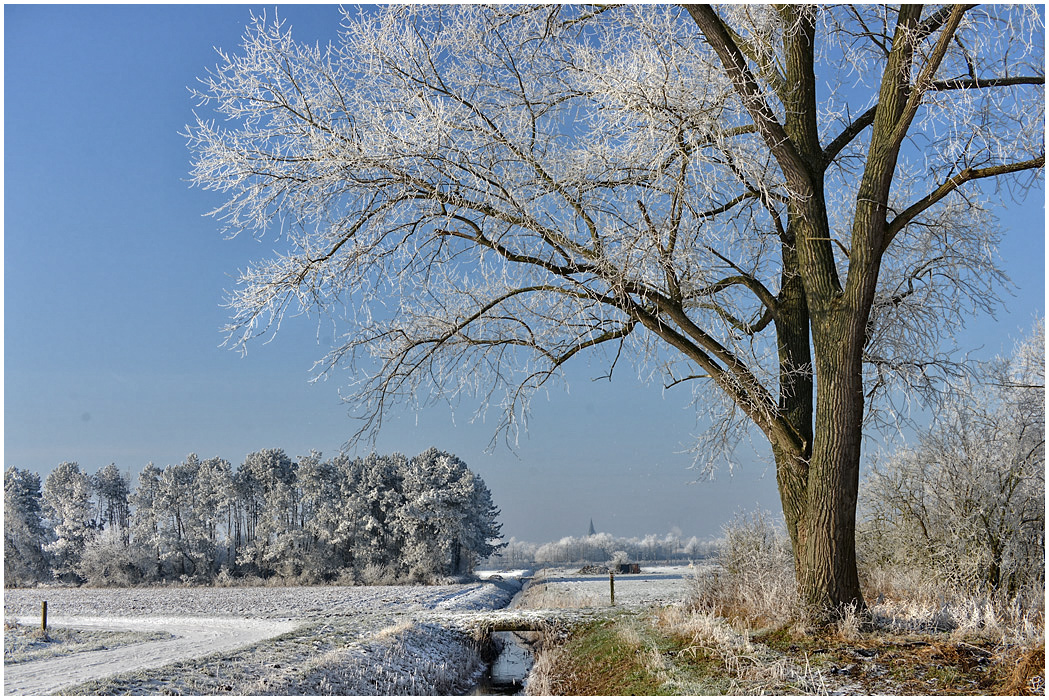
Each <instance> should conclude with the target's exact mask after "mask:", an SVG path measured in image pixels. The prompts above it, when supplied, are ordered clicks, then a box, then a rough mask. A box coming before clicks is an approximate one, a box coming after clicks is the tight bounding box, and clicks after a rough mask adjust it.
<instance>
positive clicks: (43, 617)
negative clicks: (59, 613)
mask: <svg viewBox="0 0 1049 700" xmlns="http://www.w3.org/2000/svg"><path fill="white" fill-rule="evenodd" d="M40 631H41V632H43V633H44V634H47V601H46V600H45V601H43V602H42V603H40Z"/></svg>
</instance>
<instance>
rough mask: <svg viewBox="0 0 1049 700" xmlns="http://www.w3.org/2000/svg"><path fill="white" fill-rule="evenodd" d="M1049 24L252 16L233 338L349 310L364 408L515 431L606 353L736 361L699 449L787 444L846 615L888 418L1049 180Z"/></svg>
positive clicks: (220, 72)
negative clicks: (581, 360) (491, 417)
mask: <svg viewBox="0 0 1049 700" xmlns="http://www.w3.org/2000/svg"><path fill="white" fill-rule="evenodd" d="M1043 33H1044V28H1043V22H1042V18H1041V16H1040V15H1039V13H1038V12H1037V11H1036V10H1034V9H1031V8H1015V7H1000V6H992V7H988V8H976V7H972V6H968V5H958V6H945V7H934V8H925V7H923V6H921V5H904V6H902V7H899V8H896V7H889V6H870V5H865V6H857V7H810V6H795V5H786V6H777V7H775V8H773V7H770V6H729V7H725V8H721V9H715V8H712V7H709V6H687V7H665V6H658V7H655V6H639V7H630V6H620V7H612V6H603V5H602V6H568V7H566V6H560V7H538V6H528V7H523V8H511V7H496V8H491V7H479V6H468V7H451V6H436V7H411V8H406V7H390V8H385V9H382V10H366V11H361V12H359V13H356V14H355V13H354V12H352V11H347V12H346V14H345V17H344V27H343V31H342V34H341V37H340V39H339V41H338V42H337V43H336V44H334V45H331V46H325V47H321V46H319V45H305V44H301V43H298V42H296V41H295V40H294V39H292V37H291V34H290V31H289V30H287V29H286V27H284V26H283V25H282V24H281V23H279V22H272V23H271V22H267V21H266V20H265V19H263V18H258V19H255V20H254V21H253V23H252V24H251V25H250V26H249V28H248V30H247V33H246V36H245V40H244V44H243V47H242V50H241V51H240V53H239V54H227V53H222V52H220V64H219V65H218V66H217V67H215V68H214V69H213V70H212V71H211V72H210V73H209V75H208V77H206V78H205V79H203V81H202V84H203V87H202V88H201V89H200V90H199V92H198V93H197V97H198V98H199V100H200V102H201V105H202V106H203V105H207V106H210V107H212V108H213V109H214V110H215V112H217V113H218V114H219V115H221V116H223V117H224V118H225V119H226V120H227V121H225V122H222V123H216V122H214V121H210V120H207V119H204V118H198V120H197V123H196V124H195V125H194V126H191V127H187V132H186V133H187V137H188V140H189V145H190V148H191V150H192V151H194V153H195V162H194V170H193V177H194V181H195V182H196V183H197V184H198V185H199V186H201V187H204V188H206V189H213V190H218V191H221V192H224V193H225V194H226V201H225V203H224V204H223V205H221V206H220V207H219V208H218V209H216V210H215V211H214V212H213V214H214V215H215V216H217V217H219V218H221V219H222V220H223V221H224V223H225V225H226V227H227V229H226V230H227V231H228V233H229V234H231V235H236V234H237V233H239V232H242V231H257V232H264V231H267V230H271V229H274V228H279V229H280V231H281V233H282V234H283V238H284V243H283V244H282V249H281V251H279V252H278V254H276V255H275V256H274V257H273V258H272V259H269V260H265V261H261V262H258V263H255V264H252V265H251V266H249V267H247V268H245V269H244V270H242V271H241V273H240V276H239V286H238V287H237V289H236V290H235V291H234V292H233V293H232V296H231V299H230V305H231V308H232V311H233V319H232V321H231V324H230V326H229V328H228V331H229V341H230V342H231V343H232V344H233V345H236V346H241V347H243V346H244V344H245V343H247V342H249V341H250V340H251V339H252V338H254V337H256V336H259V335H265V334H267V333H268V332H271V331H275V330H276V329H277V328H278V327H279V325H280V322H281V320H282V319H283V318H284V316H285V314H286V313H288V312H291V313H298V312H304V313H314V312H316V313H318V314H320V315H321V317H322V318H325V319H327V320H329V321H330V322H331V324H332V328H333V329H334V331H335V333H336V337H337V338H341V340H339V341H337V342H336V343H335V347H334V348H333V350H332V351H331V353H330V354H329V355H328V356H327V357H325V358H324V359H323V360H322V361H321V362H320V363H319V366H320V368H321V369H323V370H325V371H328V370H331V369H333V368H337V367H348V368H351V370H352V371H353V376H355V377H363V378H362V379H360V381H359V382H357V383H356V384H354V385H353V387H352V392H351V394H350V400H351V401H352V402H353V403H354V404H355V405H356V406H357V407H358V408H359V409H360V415H361V417H362V418H364V419H365V422H364V428H362V434H367V433H368V432H369V431H375V430H378V429H379V427H380V426H381V423H382V418H383V415H384V413H385V412H386V411H387V409H388V408H389V407H390V406H391V405H394V404H395V403H397V402H409V403H414V402H426V401H436V400H442V399H443V400H450V401H458V400H460V399H463V398H468V399H470V400H471V401H476V403H477V406H478V411H479V412H483V411H487V410H488V409H489V408H492V407H496V408H498V410H499V411H500V412H501V415H502V416H503V422H502V424H501V427H502V428H504V429H505V430H506V434H507V436H508V437H509V436H511V435H512V434H513V431H514V430H516V426H518V425H519V424H520V422H521V420H522V419H523V418H524V417H525V416H526V415H527V401H528V397H529V396H530V395H531V394H533V393H534V392H535V390H536V389H538V388H539V387H542V386H544V385H547V384H549V383H551V382H556V381H559V380H560V379H562V377H563V375H562V370H563V368H564V366H565V365H566V363H569V362H570V361H572V360H573V359H574V358H576V356H579V355H582V354H584V353H585V354H588V355H591V356H592V357H593V358H594V360H593V361H595V362H603V363H604V365H603V366H604V372H605V373H606V374H607V375H608V376H609V377H611V375H612V374H613V372H614V370H615V369H616V368H617V366H619V363H620V362H621V361H622V362H630V363H633V365H634V366H635V369H636V371H637V372H639V373H640V374H641V375H642V376H646V377H652V378H653V379H654V380H655V381H659V382H661V383H663V384H664V385H667V386H670V385H677V384H683V383H689V384H693V385H713V386H714V387H716V389H717V391H716V392H714V393H715V395H716V396H720V397H721V398H722V399H723V401H722V405H723V407H724V408H726V409H727V411H726V412H724V413H723V414H721V417H720V419H719V420H718V421H716V422H715V428H714V430H713V432H711V433H710V434H709V435H708V438H709V440H708V441H707V443H705V447H704V449H706V450H708V451H710V450H711V448H712V447H714V446H729V445H730V442H731V439H733V438H734V437H736V436H738V435H739V433H740V430H741V429H742V428H743V427H744V426H748V425H749V426H754V427H756V428H757V429H758V430H759V431H760V432H761V433H762V434H763V435H764V436H765V437H766V438H767V440H768V442H769V444H770V445H771V447H772V452H773V454H774V456H775V460H776V466H777V479H778V484H779V489H780V494H781V500H782V505H783V511H784V515H785V517H786V522H787V526H788V531H789V534H790V538H791V541H792V544H793V551H794V557H795V561H796V572H797V579H798V584H799V588H800V592H801V598H802V600H803V601H805V602H806V603H807V604H808V605H809V606H810V608H811V610H812V612H813V616H814V618H817V617H825V613H829V614H831V615H833V612H832V611H833V610H835V609H840V606H841V605H842V604H848V603H858V604H862V601H863V599H862V595H861V592H860V589H859V583H858V579H857V575H856V566H855V509H856V500H857V489H858V478H859V461H860V450H861V435H862V432H863V426H864V420H865V416H866V417H867V418H879V417H884V415H883V414H879V413H878V412H877V411H875V410H874V409H875V408H876V407H877V406H878V405H879V404H878V403H877V402H876V400H877V399H878V398H879V397H880V396H883V395H885V394H887V393H889V392H891V391H893V390H895V389H898V388H901V387H913V388H918V389H920V390H924V391H926V392H934V391H936V390H938V389H942V388H943V386H944V381H945V380H946V381H948V382H949V381H950V380H951V371H952V365H951V363H950V362H949V359H950V358H947V357H945V356H943V355H942V352H941V350H940V346H941V343H942V341H943V339H944V338H946V337H949V336H950V333H951V331H952V329H953V328H954V327H955V326H956V325H957V324H959V323H961V321H962V319H963V318H964V313H965V311H966V310H967V309H968V308H989V307H993V306H994V304H995V300H996V296H995V294H996V289H997V288H998V287H997V285H998V284H999V283H1000V282H1001V281H1002V279H1003V278H1002V273H1001V272H1000V271H999V270H998V268H997V267H996V266H995V258H994V254H993V251H994V244H995V242H996V240H997V236H998V235H999V234H998V232H997V229H996V228H995V226H994V223H993V220H992V217H991V216H990V214H989V212H988V209H987V207H986V206H985V201H986V199H987V197H988V193H990V192H991V190H992V189H993V188H994V187H995V186H1001V185H1007V186H1008V187H1010V188H1013V189H1012V191H1013V192H1014V193H1015V194H1016V195H1017V196H1021V195H1022V194H1023V193H1024V192H1025V189H1026V186H1027V185H1029V184H1030V183H1031V182H1032V181H1034V180H1035V179H1036V178H1037V177H1039V176H1040V174H1041V171H1042V168H1043V165H1044V143H1043V141H1044V139H1043V129H1042V124H1043V121H1044V119H1043V113H1044V105H1043V100H1044V98H1043V86H1044V69H1043V65H1044V58H1043V46H1042V43H1043ZM980 181H982V182H984V183H991V187H989V188H981V187H979V186H978V185H977V183H978V182H980ZM721 458H722V456H721V452H720V451H719V452H718V453H717V454H714V455H713V456H712V459H721Z"/></svg>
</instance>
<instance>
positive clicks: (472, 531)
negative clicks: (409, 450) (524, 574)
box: [399, 447, 500, 575]
mask: <svg viewBox="0 0 1049 700" xmlns="http://www.w3.org/2000/svg"><path fill="white" fill-rule="evenodd" d="M403 488H404V506H403V508H402V509H401V512H400V514H399V515H400V517H399V526H400V527H401V528H402V529H403V531H404V534H403V539H404V554H403V556H402V559H403V561H404V565H405V566H406V567H408V569H409V570H411V569H413V568H415V569H418V570H420V571H424V572H426V573H437V574H452V575H458V574H465V573H470V572H471V571H473V568H474V566H475V565H476V564H477V562H478V560H480V559H483V558H485V557H487V556H488V555H490V554H492V553H493V552H495V551H496V550H497V549H498V545H496V544H495V542H496V541H498V539H499V530H500V526H499V523H498V522H497V521H496V518H497V517H498V515H499V511H498V509H497V508H496V507H495V505H494V504H493V503H492V495H491V492H489V490H488V487H487V486H485V484H484V482H483V481H482V480H481V479H480V477H478V476H477V475H476V474H474V473H473V472H471V471H470V470H469V469H468V468H467V467H466V464H464V463H463V462H462V461H461V460H460V459H458V458H457V457H455V455H451V454H448V453H447V452H441V451H440V450H438V449H437V448H435V447H431V448H430V449H429V450H427V451H426V452H423V453H422V454H420V455H418V456H416V457H414V458H412V459H411V460H409V461H408V463H407V464H405V465H404V477H403Z"/></svg>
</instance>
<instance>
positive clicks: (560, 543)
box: [486, 532, 717, 567]
mask: <svg viewBox="0 0 1049 700" xmlns="http://www.w3.org/2000/svg"><path fill="white" fill-rule="evenodd" d="M620 552H622V553H623V555H624V556H626V558H627V559H628V560H629V561H632V562H655V561H659V562H663V561H673V560H678V561H680V560H684V559H702V558H706V557H709V556H712V555H714V554H716V552H717V543H716V542H712V541H704V540H700V539H699V538H697V537H695V536H693V537H690V538H688V539H687V540H686V539H682V538H681V536H680V535H676V534H673V533H668V534H666V535H645V536H644V537H613V536H612V535H610V534H608V533H607V532H598V533H596V534H593V535H587V536H585V537H562V538H561V539H559V540H557V541H556V542H545V543H542V544H536V543H534V542H524V541H522V540H518V539H517V538H515V537H511V538H510V540H509V542H507V543H506V547H505V548H504V549H502V550H500V551H499V552H497V553H495V554H493V555H492V556H491V557H489V559H488V562H487V563H486V566H493V567H502V566H506V567H513V566H528V567H531V566H543V565H547V564H567V563H583V562H606V561H609V560H611V559H613V558H615V556H616V554H617V553H620Z"/></svg>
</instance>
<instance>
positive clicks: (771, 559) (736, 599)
mask: <svg viewBox="0 0 1049 700" xmlns="http://www.w3.org/2000/svg"><path fill="white" fill-rule="evenodd" d="M723 532H724V543H723V544H722V546H721V550H720V557H719V559H718V562H719V564H720V567H718V568H717V569H715V570H714V572H712V573H706V572H704V573H701V574H699V575H697V577H696V578H695V579H694V582H693V590H692V603H693V606H694V607H695V608H697V609H699V610H706V611H710V612H713V613H715V614H718V615H722V616H725V617H728V618H732V619H743V620H749V621H753V622H759V623H782V622H786V621H788V620H790V619H791V618H792V617H794V616H795V613H796V612H797V610H798V607H797V605H798V598H797V586H796V582H795V579H794V559H793V556H792V554H791V547H790V540H789V538H788V537H787V535H786V533H785V532H784V531H783V530H782V529H780V528H778V527H776V525H775V524H774V523H773V521H772V516H771V514H769V513H768V512H766V511H757V512H755V513H751V514H749V515H738V516H736V518H734V519H733V520H732V522H730V523H729V524H728V525H725V526H724V528H723Z"/></svg>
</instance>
